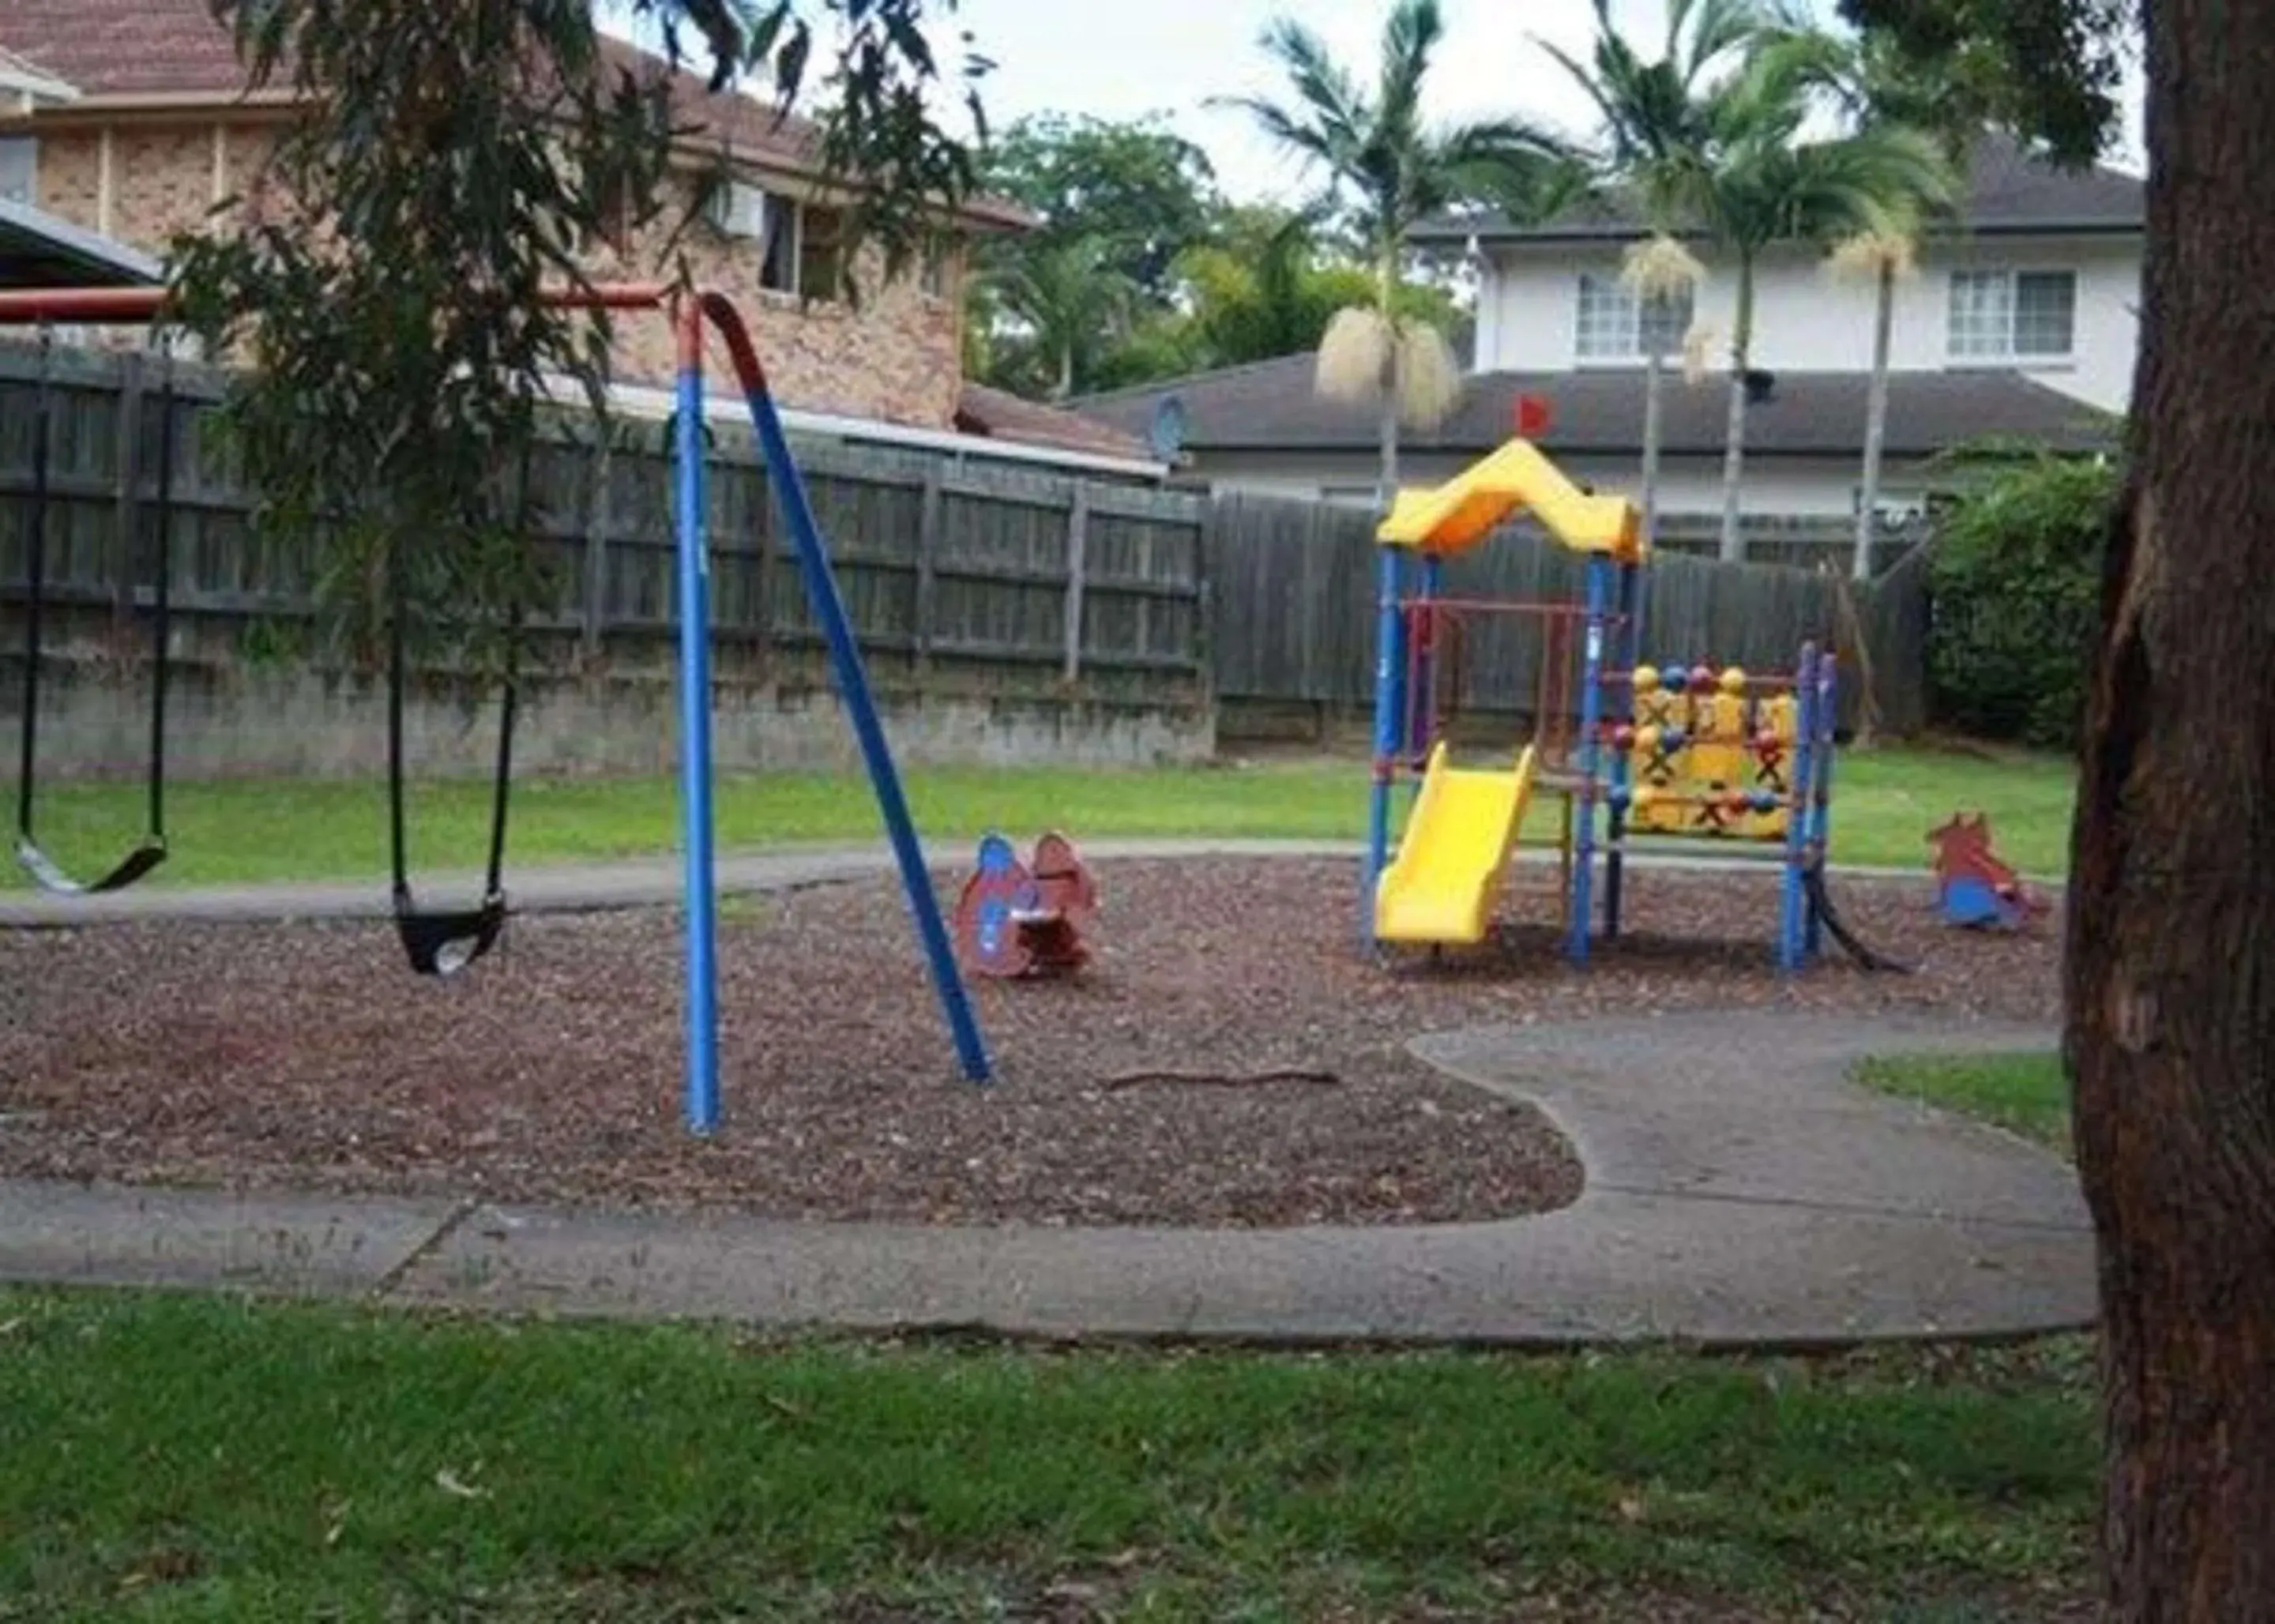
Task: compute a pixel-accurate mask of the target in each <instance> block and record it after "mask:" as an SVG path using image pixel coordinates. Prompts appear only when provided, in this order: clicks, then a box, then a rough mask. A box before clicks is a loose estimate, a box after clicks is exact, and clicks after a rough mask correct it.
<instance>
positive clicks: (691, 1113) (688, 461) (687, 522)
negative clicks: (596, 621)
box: [674, 350, 719, 1135]
mask: <svg viewBox="0 0 2275 1624" xmlns="http://www.w3.org/2000/svg"><path fill="white" fill-rule="evenodd" d="M678 393H679V399H678V415H677V417H676V419H674V429H675V431H676V432H675V434H674V440H675V442H676V457H677V461H678V464H679V466H678V471H677V472H678V480H677V486H678V504H677V505H678V512H677V518H678V528H679V785H680V789H679V798H680V815H681V817H682V819H683V820H684V824H685V830H686V833H685V836H684V843H685V847H686V858H687V877H686V892H687V895H686V910H687V1128H688V1131H689V1132H691V1133H696V1134H704V1135H708V1134H710V1133H713V1132H714V1131H716V1129H718V1126H719V962H718V928H719V927H718V907H717V899H718V892H717V888H716V885H715V875H714V865H713V857H712V822H711V542H710V537H709V535H708V534H707V525H706V524H705V507H704V491H703V485H704V480H703V472H704V471H703V365H702V354H701V351H699V350H698V351H696V353H695V355H694V356H693V357H692V358H691V357H689V356H688V355H686V354H685V353H684V350H683V353H682V355H681V358H680V368H679V391H678Z"/></svg>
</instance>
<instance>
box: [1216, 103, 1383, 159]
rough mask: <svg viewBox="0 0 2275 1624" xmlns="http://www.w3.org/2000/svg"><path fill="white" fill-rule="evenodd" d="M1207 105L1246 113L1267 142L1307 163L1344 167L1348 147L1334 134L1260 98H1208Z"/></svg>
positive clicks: (1276, 104) (1277, 104) (1278, 105)
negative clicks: (1290, 151)
mask: <svg viewBox="0 0 2275 1624" xmlns="http://www.w3.org/2000/svg"><path fill="white" fill-rule="evenodd" d="M1206 105H1207V106H1209V107H1212V108H1222V109H1226V110H1230V111H1234V112H1242V113H1246V114H1247V115H1248V116H1249V117H1250V118H1251V120H1253V121H1254V123H1255V125H1256V127H1257V129H1258V131H1260V132H1262V133H1263V134H1264V135H1265V136H1266V138H1267V139H1268V140H1273V141H1275V142H1277V143H1278V144H1279V145H1281V146H1282V147H1289V148H1290V149H1291V150H1293V151H1294V152H1296V154H1297V155H1299V156H1301V157H1302V158H1303V159H1304V162H1306V163H1319V164H1324V165H1326V167H1327V168H1328V169H1329V170H1342V168H1343V167H1344V164H1345V162H1346V160H1347V158H1348V155H1349V150H1350V148H1349V146H1348V145H1346V144H1345V143H1344V142H1342V141H1340V140H1337V139H1336V136H1335V133H1334V132H1332V131H1330V130H1327V129H1325V128H1323V127H1321V126H1319V125H1315V124H1311V123H1307V122H1306V121H1305V120H1304V118H1302V117H1299V116H1298V115H1296V113H1294V112H1291V111H1290V110H1288V109H1287V108H1284V107H1282V106H1281V105H1280V104H1279V103H1278V102H1271V101H1266V99H1265V98H1263V97H1261V96H1211V97H1210V98H1209V99H1208V101H1207V102H1206Z"/></svg>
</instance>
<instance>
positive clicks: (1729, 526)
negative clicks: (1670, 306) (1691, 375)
mask: <svg viewBox="0 0 2275 1624" xmlns="http://www.w3.org/2000/svg"><path fill="white" fill-rule="evenodd" d="M1753 352H1754V256H1753V255H1752V254H1751V253H1746V252H1743V251H1741V252H1740V253H1739V255H1738V318H1737V321H1736V322H1735V324H1734V325H1733V326H1732V328H1731V330H1730V427H1729V429H1728V431H1727V439H1726V440H1725V441H1724V442H1723V446H1722V558H1723V561H1724V562H1725V563H1736V562H1738V561H1739V560H1740V559H1742V558H1743V557H1744V556H1745V555H1746V539H1745V533H1744V531H1743V530H1742V529H1741V528H1740V526H1739V523H1738V496H1739V493H1740V491H1741V490H1742V488H1743V487H1744V485H1745V481H1746V372H1747V369H1748V368H1749V367H1750V366H1752V364H1753Z"/></svg>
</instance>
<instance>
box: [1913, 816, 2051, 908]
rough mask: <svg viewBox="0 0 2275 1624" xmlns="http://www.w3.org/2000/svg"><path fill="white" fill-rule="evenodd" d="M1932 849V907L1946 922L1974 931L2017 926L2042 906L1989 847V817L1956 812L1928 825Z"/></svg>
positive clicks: (1928, 838) (2019, 876)
mask: <svg viewBox="0 0 2275 1624" xmlns="http://www.w3.org/2000/svg"><path fill="white" fill-rule="evenodd" d="M1927 843H1928V844H1929V845H1931V846H1932V847H1934V848H1935V905H1936V910H1937V911H1938V912H1939V913H1940V914H1942V916H1943V918H1944V922H1945V923H1946V924H1947V925H1960V926H1962V927H1965V928H1969V929H1974V930H2002V931H2012V930H2020V929H2021V928H2022V926H2024V925H2028V924H2029V922H2030V921H2031V920H2032V919H2033V918H2036V917H2037V914H2038V912H2039V911H2040V910H2041V908H2042V906H2043V904H2042V903H2039V901H2038V899H2037V897H2035V896H2032V895H2030V894H2029V891H2028V890H2026V889H2025V888H2023V885H2022V876H2021V875H2020V874H2018V873H2016V872H2014V869H2013V868H2012V867H2010V866H2009V865H2007V864H2006V863H2005V862H2003V861H2001V860H2000V858H1999V856H1998V855H1997V854H1996V853H1995V852H1993V851H1992V850H1991V820H1990V819H1989V818H1988V817H1987V816H1985V815H1984V813H1982V812H1976V813H1975V814H1974V815H1973V816H1971V817H1970V816H1969V815H1968V814H1966V813H1964V812H1961V813H1958V814H1955V815H1954V817H1953V818H1952V820H1951V821H1950V822H1948V823H1946V824H1944V825H1943V826H1941V827H1939V828H1933V829H1930V830H1929V831H1928V835H1927Z"/></svg>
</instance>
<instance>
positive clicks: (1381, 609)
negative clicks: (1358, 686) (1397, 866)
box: [1359, 546, 1406, 947]
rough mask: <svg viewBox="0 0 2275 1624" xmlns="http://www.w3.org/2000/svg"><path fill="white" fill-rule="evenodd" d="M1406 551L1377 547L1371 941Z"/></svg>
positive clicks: (1367, 902)
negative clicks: (1404, 553) (1400, 599)
mask: <svg viewBox="0 0 2275 1624" xmlns="http://www.w3.org/2000/svg"><path fill="white" fill-rule="evenodd" d="M1404 585H1405V568H1404V555H1403V554H1402V552H1401V551H1400V549H1398V548H1395V547H1388V546H1384V547H1378V548H1376V549H1375V587H1374V591H1375V616H1374V782H1373V784H1372V790H1371V793H1370V795H1369V797H1368V800H1367V817H1366V871H1365V872H1364V875H1363V876H1362V877H1361V885H1360V895H1359V940H1360V941H1361V942H1362V943H1364V944H1365V945H1367V946H1370V947H1371V946H1372V945H1373V942H1374V896H1375V891H1376V888H1378V887H1379V885H1380V883H1381V880H1382V871H1383V870H1384V869H1385V868H1386V867H1387V866H1388V865H1389V862H1390V790H1391V785H1392V782H1394V780H1395V779H1396V777H1397V775H1398V756H1399V750H1400V746H1401V744H1402V742H1403V741H1402V738H1401V737H1400V735H1401V733H1402V731H1403V730H1404V726H1405V715H1404V708H1403V699H1404V696H1403V694H1402V692H1401V691H1400V689H1401V679H1402V677H1403V676H1404V675H1405V670H1406V637H1405V632H1406V616H1405V613H1404V610H1403V608H1402V605H1401V604H1400V602H1399V598H1400V595H1401V593H1402V592H1403V590H1404Z"/></svg>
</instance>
